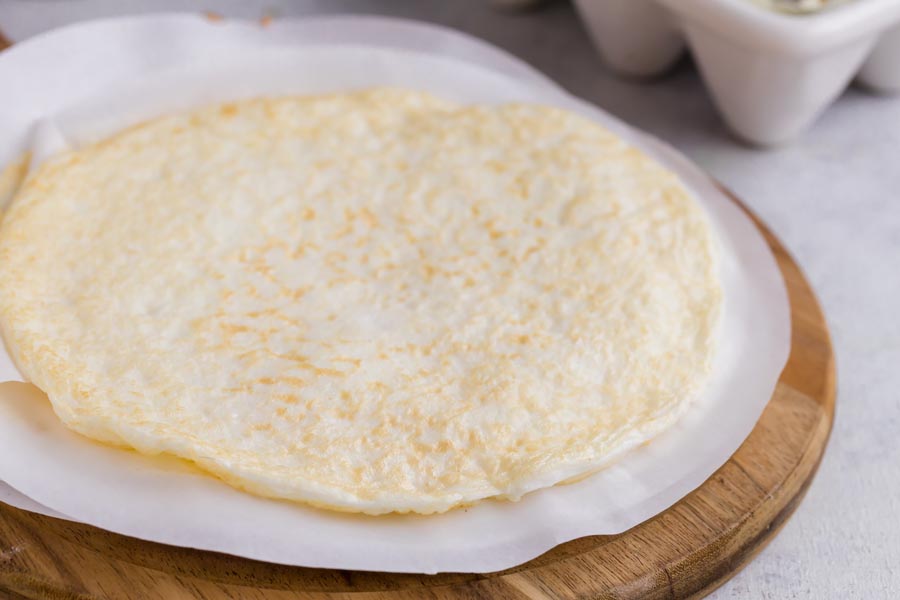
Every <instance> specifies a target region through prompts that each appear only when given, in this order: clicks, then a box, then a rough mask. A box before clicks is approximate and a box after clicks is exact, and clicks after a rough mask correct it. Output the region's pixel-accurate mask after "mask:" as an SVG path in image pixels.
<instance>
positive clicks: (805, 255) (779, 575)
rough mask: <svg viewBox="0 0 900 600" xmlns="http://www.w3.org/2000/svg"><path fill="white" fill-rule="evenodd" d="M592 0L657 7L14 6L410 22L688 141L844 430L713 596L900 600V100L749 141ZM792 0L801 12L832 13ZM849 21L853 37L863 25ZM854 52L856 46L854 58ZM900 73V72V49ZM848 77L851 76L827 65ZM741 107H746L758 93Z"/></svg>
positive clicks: (13, 13) (513, 3)
mask: <svg viewBox="0 0 900 600" xmlns="http://www.w3.org/2000/svg"><path fill="white" fill-rule="evenodd" d="M659 1H660V2H664V3H666V4H672V0H659ZM754 1H755V0H720V3H731V4H735V5H737V4H738V3H740V4H741V5H740V6H739V7H738V8H735V10H736V11H739V12H740V11H744V12H746V11H758V13H760V14H759V15H756V14H755V13H747V15H749V16H747V15H745V16H746V17H747V19H750V20H751V21H752V20H757V21H759V20H762V19H766V18H768V16H766V17H763V16H762V13H765V12H766V11H768V10H769V9H768V8H766V7H763V6H759V5H754V4H752V3H753V2H754ZM591 2H593V3H604V2H605V3H607V4H608V5H609V6H618V7H619V9H622V10H625V11H626V12H627V10H628V8H627V7H628V4H627V3H628V2H633V5H632V6H637V5H638V4H642V5H647V4H649V2H648V1H647V0H625V4H623V2H622V0H586V1H585V2H582V3H581V6H580V9H581V11H582V12H581V13H579V10H578V7H576V6H574V5H573V4H572V3H571V2H569V1H566V0H545V1H539V2H530V1H525V0H494V1H493V2H491V1H489V0H453V1H447V0H279V1H275V0H262V1H257V0H201V1H191V0H153V1H146V0H53V1H47V0H37V1H35V0H31V1H24V0H0V32H2V33H3V35H4V36H5V37H6V38H7V39H8V40H9V41H11V42H13V43H15V42H18V41H21V40H24V39H27V38H29V37H31V36H34V35H37V34H39V33H40V32H41V31H44V30H47V29H51V28H54V27H58V26H62V25H65V24H67V23H71V22H74V21H78V20H83V19H89V18H97V17H102V16H111V15H124V14H137V13H147V12H162V11H195V12H204V11H212V12H214V13H216V14H218V15H222V16H224V17H228V18H231V17H241V18H248V19H262V18H272V19H279V18H287V17H300V16H303V15H313V14H333V13H363V14H380V15H389V16H396V17H406V18H410V19H417V20H422V21H429V22H434V23H439V24H442V25H445V26H449V27H452V28H456V29H459V30H462V31H464V32H467V33H469V34H471V35H474V36H476V37H478V38H481V39H484V40H486V41H488V42H490V43H492V44H495V45H497V46H499V47H500V48H503V49H505V50H507V51H509V52H510V53H512V54H514V55H516V56H518V57H520V58H521V59H523V60H525V61H527V62H528V63H529V64H531V65H532V66H534V67H535V68H537V69H538V70H540V71H541V72H543V73H544V74H546V75H547V76H548V77H550V78H551V79H553V80H555V81H556V82H558V83H559V84H560V85H562V86H563V87H564V88H566V89H567V90H569V91H570V92H571V93H573V94H575V95H577V96H580V97H582V98H585V99H587V100H589V101H590V102H593V103H595V104H596V105H598V106H600V107H601V108H603V109H605V110H607V111H609V112H610V113H612V114H614V115H616V116H617V117H619V118H621V119H623V120H625V121H627V122H629V123H631V124H632V125H634V126H636V127H639V128H641V129H644V130H646V131H647V132H649V133H650V134H652V135H655V136H657V137H659V138H662V139H663V140H665V141H666V142H668V143H670V144H672V145H674V146H675V147H676V148H678V149H679V150H681V151H682V152H683V153H685V154H686V155H688V156H689V157H690V158H691V159H693V160H694V161H696V162H697V163H698V164H699V165H700V166H701V167H703V168H704V169H706V170H707V171H708V172H709V173H710V174H711V175H713V176H714V177H715V178H717V179H718V180H719V181H720V182H722V183H723V184H724V185H725V186H726V187H728V188H730V189H731V190H733V191H734V192H735V193H736V194H737V196H739V197H740V198H741V199H743V201H744V202H745V203H746V204H747V205H748V206H749V207H751V209H752V210H753V211H755V212H756V213H757V214H758V215H759V216H760V217H761V218H762V219H763V220H764V221H765V222H766V223H767V224H768V226H769V227H770V228H771V229H772V230H773V231H774V233H775V234H776V235H778V236H779V237H780V238H781V240H782V241H783V242H784V243H785V245H786V246H787V248H788V249H789V250H790V251H791V252H792V253H793V254H794V256H795V257H796V258H797V259H798V262H799V263H800V265H801V266H802V267H803V269H804V270H805V272H806V274H807V276H808V277H809V279H810V281H811V282H812V284H813V287H814V288H815V290H816V291H817V293H818V295H819V298H820V300H821V302H822V304H823V307H824V309H825V313H826V315H827V317H828V320H829V325H830V327H831V331H832V334H833V337H834V340H833V341H834V344H835V349H836V353H837V360H838V379H839V388H838V389H839V391H838V404H837V413H838V414H837V420H836V424H835V430H834V432H833V434H832V440H831V444H830V447H829V450H828V452H827V454H826V456H825V459H824V462H823V464H822V467H821V469H820V471H819V474H818V476H817V477H816V479H815V481H814V482H813V485H812V487H811V489H810V491H809V493H808V495H807V498H806V500H805V501H804V503H803V504H802V505H801V506H800V508H799V509H798V510H797V512H796V514H795V515H794V517H793V518H792V519H791V520H790V521H789V522H788V523H787V525H786V526H785V528H784V530H783V532H782V533H781V534H780V535H779V536H778V537H776V538H775V540H774V541H773V542H772V543H771V544H770V545H769V546H768V547H767V548H766V549H765V550H764V551H763V552H762V553H761V554H760V556H759V557H758V558H757V559H756V560H755V561H753V562H752V563H751V564H749V565H748V566H747V567H746V568H745V569H744V571H743V572H741V573H740V574H738V575H737V576H736V577H735V578H734V579H733V580H731V581H730V582H728V583H727V584H725V586H724V587H723V588H721V589H720V590H719V591H718V592H716V593H715V594H714V595H713V597H714V598H732V597H733V598H887V597H891V596H890V595H889V594H890V592H891V591H892V590H900V568H898V565H900V542H898V540H900V520H898V519H897V517H896V515H898V514H900V478H898V476H897V465H898V464H900V446H898V442H897V439H898V433H900V403H898V402H897V400H896V389H897V388H898V387H900V369H898V368H897V365H900V320H898V318H897V316H896V312H897V311H896V307H897V298H900V99H898V97H896V96H892V95H890V94H885V93H883V92H884V91H885V90H878V91H879V92H880V93H872V91H871V90H864V89H862V88H861V87H859V86H854V85H851V86H849V87H847V88H846V89H844V86H843V85H841V86H840V89H836V90H835V91H833V93H832V96H835V97H836V101H834V102H833V103H830V102H829V104H830V106H829V107H828V108H827V110H825V111H824V112H823V113H822V114H821V116H819V117H818V118H817V119H815V120H814V122H812V123H811V124H810V125H809V126H808V127H804V128H803V131H802V132H799V133H798V134H797V135H796V136H792V137H791V139H790V140H786V141H780V143H779V145H777V146H776V147H768V148H760V147H758V146H755V145H752V144H751V145H748V144H746V143H743V142H741V141H739V140H738V139H737V138H736V137H735V135H734V134H733V133H732V129H731V128H730V127H729V126H728V125H726V122H725V121H723V117H722V116H721V113H720V112H719V110H717V104H716V103H715V102H714V100H713V99H712V97H711V95H710V91H709V89H708V87H707V85H706V83H705V81H704V79H703V77H702V76H701V74H700V71H699V70H698V68H697V65H696V64H695V62H694V61H693V60H692V59H691V57H690V54H687V53H686V54H677V57H676V58H675V60H674V63H673V64H671V66H669V65H668V64H667V65H666V68H665V69H660V71H662V72H660V73H655V74H654V76H653V77H652V78H649V79H648V78H635V77H633V76H627V77H623V76H621V75H617V74H616V72H614V70H613V69H611V68H610V66H609V64H608V62H604V60H603V59H602V58H601V56H600V55H599V54H598V52H597V49H596V47H595V45H594V42H595V41H597V42H600V44H601V46H602V42H603V39H604V38H603V35H604V34H603V32H602V31H599V30H597V29H596V28H595V29H594V31H593V38H592V34H591V33H589V31H588V29H587V27H586V25H585V22H584V19H583V18H582V16H584V15H585V14H586V13H587V12H589V11H586V10H585V5H586V4H589V3H591ZM782 2H784V3H785V5H786V6H787V8H810V9H815V8H818V6H819V4H820V3H819V2H812V3H809V2H808V1H807V2H802V3H798V2H793V0H782ZM854 2H856V3H859V4H860V5H863V4H866V3H870V2H873V3H879V0H854ZM893 3H894V4H898V2H897V0H893ZM684 4H685V5H687V4H692V3H688V2H685V3H684ZM693 4H696V2H694V3H693ZM880 4H884V3H883V2H880ZM874 5H875V4H872V5H871V6H874ZM623 6H624V7H625V8H624V9H623ZM844 8H845V7H843V6H840V7H835V8H834V9H829V10H834V14H833V15H831V16H829V18H831V17H835V18H834V19H832V20H830V21H829V26H830V27H831V28H832V30H833V31H837V33H836V34H835V35H837V37H838V38H840V36H841V35H842V33H841V29H840V21H839V19H838V17H840V13H839V11H841V10H844ZM846 8H849V7H846ZM652 10H655V9H652ZM742 14H743V13H742ZM772 14H774V13H772ZM873 14H874V13H873ZM835 15H837V17H836V16H835ZM846 15H847V16H846V18H847V22H848V26H847V27H848V29H847V31H849V30H850V27H851V24H850V21H851V20H852V18H854V17H852V16H851V15H850V13H849V12H848V13H846ZM592 18H593V19H597V18H599V17H597V15H594V16H593V17H592ZM779 18H784V19H806V18H810V17H808V16H797V15H794V16H785V15H782V16H780V17H779ZM860 18H861V17H860ZM872 18H874V17H872ZM760 22H762V21H760ZM872 22H875V21H872ZM835 23H838V25H834V24H835ZM595 25H596V23H595ZM707 25H708V26H709V27H712V25H711V24H707ZM886 25H887V24H885V27H886ZM788 27H790V25H789V26H788ZM619 29H620V30H621V31H620V33H619V34H618V35H624V36H625V37H626V38H630V39H633V38H634V37H636V36H640V35H645V34H646V35H651V36H666V35H668V33H666V32H668V31H669V29H668V27H667V26H666V27H664V30H665V32H663V33H659V32H650V33H649V34H647V33H646V32H643V33H642V32H641V31H638V30H637V29H629V28H628V26H622V27H620V28H619ZM606 35H610V36H611V35H616V34H612V33H608V34H606ZM722 35H724V34H722ZM848 35H849V34H848ZM657 39H658V38H657ZM841 40H842V41H841V43H842V44H844V46H842V47H846V48H849V47H850V45H851V44H852V40H850V39H849V38H848V39H843V38H841ZM801 41H802V40H801ZM675 43H676V44H677V43H679V42H675ZM761 43H762V44H763V45H764V46H763V47H762V48H761V49H754V48H751V47H749V46H747V45H740V44H739V46H740V47H741V50H740V51H741V52H743V56H744V59H745V62H744V63H742V65H739V66H736V67H733V68H732V69H731V70H732V72H731V73H728V77H730V79H727V78H726V79H727V81H725V79H723V81H725V83H724V84H722V85H725V86H726V88H727V89H724V90H720V93H723V94H728V93H729V92H734V90H742V89H743V88H741V86H745V85H749V83H748V82H750V83H752V81H751V80H752V77H753V76H754V73H755V72H756V71H755V70H754V69H757V70H758V68H762V67H761V66H760V65H763V63H764V62H765V61H768V62H769V63H771V62H772V61H776V62H777V60H778V59H777V56H781V55H779V54H778V52H777V51H780V50H779V48H776V46H778V44H781V43H782V42H779V41H777V40H776V39H775V38H771V37H770V38H764V39H763V41H762V42H761ZM785 43H787V44H788V45H790V44H791V43H794V42H785ZM797 43H799V42H797ZM804 43H805V42H804ZM810 43H812V42H810ZM765 44H769V45H770V46H769V47H766V46H765ZM874 44H875V42H874V41H873V42H871V44H870V46H872V45H874ZM795 45H796V44H795ZM769 49H771V50H772V52H771V53H768V52H767V50H769ZM794 50H796V48H794ZM868 50H871V47H867V51H868ZM72 51H73V52H74V51H77V49H75V48H73V49H72ZM723 52H724V51H723ZM718 54H722V52H719V53H718ZM607 58H608V57H607ZM669 62H672V61H669ZM896 65H897V67H898V69H900V51H898V53H897V60H896ZM702 66H704V65H701V67H702ZM707 66H708V65H707ZM766 68H768V67H766ZM839 68H849V67H848V66H847V65H839V64H837V63H835V64H834V65H832V66H829V67H828V69H839ZM742 69H743V70H744V71H743V72H742ZM790 72H792V73H794V77H795V78H796V79H797V80H798V81H800V83H801V85H800V86H799V90H800V93H801V96H802V97H800V98H799V100H797V99H796V98H795V99H794V100H792V99H791V98H789V97H787V96H784V97H782V96H780V95H779V94H780V91H779V89H778V88H777V87H772V88H766V87H763V88H759V89H755V90H754V93H757V94H759V98H760V100H759V102H765V105H766V107H768V108H766V112H771V111H775V110H778V107H779V105H780V103H783V104H784V105H785V106H786V107H788V108H789V106H788V105H790V104H792V103H796V102H810V101H811V100H810V97H809V94H810V93H812V92H811V90H812V88H813V87H814V86H816V85H820V80H821V77H824V75H822V76H819V75H814V76H810V75H809V74H808V73H805V72H802V71H797V70H795V71H790ZM852 75H853V74H852V73H849V72H848V73H847V76H846V77H845V79H846V78H849V77H852ZM817 78H818V79H817ZM754 85H755V84H754ZM10 86H15V82H14V81H0V113H2V107H3V99H2V95H3V90H4V89H8V88H9V87H10ZM727 86H731V87H730V88H728V87H727ZM868 87H870V88H871V87H872V86H868ZM803 94H806V95H803ZM740 98H743V99H744V100H746V96H745V95H744V94H743V92H742V93H741V95H740ZM744 108H746V109H747V110H751V111H752V110H753V107H749V108H748V107H744ZM744 137H746V136H744Z"/></svg>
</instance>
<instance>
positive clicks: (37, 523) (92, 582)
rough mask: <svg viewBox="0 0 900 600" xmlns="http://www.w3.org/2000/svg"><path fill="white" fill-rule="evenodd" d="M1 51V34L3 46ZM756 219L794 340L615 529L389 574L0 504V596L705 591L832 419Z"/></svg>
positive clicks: (805, 326) (808, 311) (774, 525)
mask: <svg viewBox="0 0 900 600" xmlns="http://www.w3.org/2000/svg"><path fill="white" fill-rule="evenodd" d="M4 46H5V43H4V40H3V36H2V34H0V49H2V48H3V47H4ZM735 201H736V202H737V200H735ZM738 203H739V202H738ZM739 204H740V203H739ZM757 225H758V226H759V228H760V230H761V231H762V233H763V234H764V235H765V237H766V240H767V241H768V243H769V245H770V247H771V248H772V251H773V252H774V253H775V257H776V258H777V260H778V265H779V267H780V268H781V272H782V274H783V275H784V279H785V282H786V284H787V288H788V293H789V295H790V302H791V320H792V327H793V336H792V346H791V354H790V358H789V359H788V363H787V366H786V367H785V369H784V372H783V373H782V375H781V378H780V380H779V382H778V385H777V387H776V389H775V393H774V394H773V395H772V399H771V400H770V402H769V404H768V406H767V408H766V410H765V412H764V413H763V415H762V417H761V418H760V420H759V422H758V423H757V425H756V428H755V429H754V430H753V432H752V433H751V434H750V436H749V437H748V438H747V440H746V441H745V442H744V444H743V445H742V446H741V447H740V449H739V450H738V451H737V452H736V453H735V454H734V456H732V457H731V459H730V460H729V461H728V462H727V463H726V464H725V465H724V466H722V467H721V468H720V469H719V470H718V471H716V473H715V474H713V476H712V477H710V478H709V479H708V480H707V481H706V482H705V483H704V484H703V485H702V486H701V487H700V488H698V489H697V490H695V491H694V492H692V493H691V494H690V495H688V496H686V497H685V498H683V499H682V500H681V501H680V502H678V503H677V504H675V505H674V506H673V507H671V508H669V509H668V510H666V511H665V512H663V513H661V514H659V515H657V516H656V517H654V518H652V519H650V520H648V521H645V522H644V523H642V524H640V525H638V526H637V527H634V528H633V529H631V530H629V531H627V532H625V533H623V534H621V535H613V536H594V537H587V538H582V539H579V540H575V541H572V542H569V543H566V544H563V545H561V546H558V547H556V548H554V549H553V550H551V551H549V552H547V553H546V554H544V555H542V556H540V557H538V558H536V559H534V560H532V561H530V562H528V563H526V564H524V565H521V566H519V567H516V568H514V569H509V570H507V571H501V572H498V573H490V574H479V575H471V574H441V575H433V576H429V575H397V574H385V573H365V572H355V571H342V570H325V569H305V568H299V567H285V566H280V565H272V564H267V563H262V562H257V561H252V560H246V559H242V558H236V557H233V556H228V555H224V554H217V553H214V552H203V551H199V550H190V549H186V548H178V547H173V546H166V545H163V544H157V543H153V542H145V541H141V540H137V539H134V538H129V537H125V536H121V535H117V534H114V533H109V532H106V531H103V530H100V529H97V528H95V527H91V526H89V525H81V524H77V523H70V522H68V521H61V520H58V519H53V518H50V517H44V516H41V515H37V514H34V513H30V512H27V511H22V510H18V509H15V508H13V507H11V506H7V505H5V504H2V503H0V598H4V599H5V598H10V599H13V600H15V599H20V598H35V599H41V600H50V599H52V600H62V599H66V600H68V599H71V600H95V599H113V598H116V599H118V598H165V599H167V600H180V599H189V598H206V599H210V600H218V599H225V598H241V599H244V598H247V599H253V600H289V599H290V600H299V599H310V600H312V599H321V600H326V599H327V600H338V599H358V600H401V599H402V600H413V599H433V600H475V599H497V600H513V599H516V600H548V599H555V598H571V599H576V598H577V599H587V598H598V599H599V598H620V599H637V598H647V599H655V598H659V599H664V598H665V599H672V598H699V597H701V596H704V595H706V594H708V593H709V592H710V591H712V590H714V589H715V588H716V587H718V586H719V585H721V584H722V583H723V582H724V581H726V580H727V579H728V578H729V577H731V576H732V575H734V574H735V573H736V572H737V571H738V570H740V568H741V567H742V566H743V565H744V564H746V563H747V562H748V561H749V560H750V559H752V558H753V556H754V555H755V554H756V553H757V552H759V551H760V549H762V547H763V546H765V544H766V542H768V541H769V540H770V539H771V538H772V537H773V536H774V535H775V534H776V533H777V532H778V530H779V528H780V527H781V525H782V524H783V523H784V522H785V520H786V519H787V518H788V517H789V516H790V515H791V513H793V511H794V509H795V508H796V507H797V505H798V504H799V502H800V500H801V499H802V498H803V494H804V493H805V492H806V489H807V487H808V486H809V484H810V481H811V480H812V477H813V475H814V474H815V471H816V468H817V467H818V465H819V461H820V460H821V458H822V454H823V453H824V451H825V445H826V443H827V441H828V435H829V433H830V431H831V425H832V420H833V417H834V401H835V374H834V356H833V353H832V348H831V342H830V339H829V335H828V328H827V326H826V323H825V320H824V318H823V315H822V312H821V309H820V308H819V305H818V303H817V302H816V299H815V296H814V295H813V292H812V290H811V289H810V287H809V284H808V283H807V282H806V280H805V279H804V277H803V274H802V273H801V272H800V269H799V268H798V267H797V265H796V263H795V262H794V261H793V260H792V259H791V257H790V256H789V255H788V254H787V252H786V251H785V249H784V248H783V247H782V246H781V244H780V243H779V242H778V240H777V239H776V238H775V237H774V236H773V235H772V234H771V233H770V232H769V231H768V230H767V229H766V228H765V227H764V226H763V225H762V224H760V223H759V222H757ZM297 535H303V532H302V531H299V532H297ZM360 543H363V544H364V543H365V542H364V541H361V542H360Z"/></svg>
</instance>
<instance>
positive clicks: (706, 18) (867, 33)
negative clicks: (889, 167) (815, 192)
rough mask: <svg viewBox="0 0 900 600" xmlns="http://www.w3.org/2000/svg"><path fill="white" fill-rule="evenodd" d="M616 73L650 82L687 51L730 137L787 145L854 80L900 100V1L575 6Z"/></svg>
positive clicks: (590, 0)
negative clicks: (816, 6)
mask: <svg viewBox="0 0 900 600" xmlns="http://www.w3.org/2000/svg"><path fill="white" fill-rule="evenodd" d="M576 5H577V6H578V9H579V12H580V13H581V15H582V18H583V20H584V22H585V25H586V26H587V28H588V31H589V32H590V34H591V36H592V38H593V40H594V43H595V44H596V46H597V48H598V50H599V51H600V54H601V55H602V56H603V58H604V59H605V60H606V62H607V63H608V64H609V65H610V66H611V67H612V68H613V69H615V70H616V71H617V72H619V73H621V74H625V75H629V76H636V77H652V76H655V75H659V74H661V73H663V72H665V71H666V70H667V69H668V68H669V67H670V66H671V65H672V64H674V63H675V61H677V60H678V58H679V57H680V56H681V54H682V52H683V50H684V49H685V47H690V50H691V52H692V54H693V56H694V58H695V60H696V62H697V64H698V66H699V68H700V71H701V73H702V75H703V78H704V80H705V81H706V84H707V87H709V89H710V92H711V94H712V96H713V99H714V101H715V103H716V105H717V106H718V108H719V110H720V111H721V113H722V116H723V117H724V119H725V121H726V122H727V123H728V125H729V126H730V127H731V129H732V130H733V131H734V132H735V133H736V134H737V135H738V136H740V137H741V138H743V139H745V140H747V141H749V142H751V143H754V144H759V145H766V146H769V145H777V144H782V143H785V142H788V141H790V140H792V139H793V138H795V137H796V136H798V135H799V134H800V133H801V132H802V131H803V130H804V129H806V128H807V127H808V126H809V125H810V124H811V123H812V122H813V121H814V120H815V119H816V118H817V117H818V116H819V115H820V114H821V113H822V111H823V110H825V108H827V106H828V105H829V104H830V103H831V102H832V101H833V100H834V99H835V98H837V96H838V95H840V93H841V92H842V91H843V90H844V88H845V87H846V86H847V85H848V84H849V83H850V82H851V81H852V80H853V79H854V77H856V79H857V80H858V81H859V82H860V83H861V84H863V85H864V86H865V87H867V88H869V89H872V90H875V91H877V92H881V93H889V92H900V0H850V1H849V2H844V3H840V4H839V5H836V6H833V7H831V8H826V9H824V10H822V11H821V12H817V13H814V14H807V15H792V14H784V13H778V12H775V11H771V10H768V9H766V8H763V7H761V6H759V5H757V4H754V3H753V2H751V1H749V0H576Z"/></svg>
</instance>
